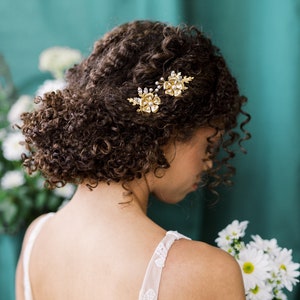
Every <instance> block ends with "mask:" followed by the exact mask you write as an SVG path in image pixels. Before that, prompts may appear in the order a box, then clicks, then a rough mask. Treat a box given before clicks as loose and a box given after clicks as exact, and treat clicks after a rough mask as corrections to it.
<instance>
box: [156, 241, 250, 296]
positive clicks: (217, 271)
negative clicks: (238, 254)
mask: <svg viewBox="0 0 300 300" xmlns="http://www.w3.org/2000/svg"><path fill="white" fill-rule="evenodd" d="M161 293H166V297H162V298H163V299H169V298H170V299H172V297H174V298H173V299H175V298H176V299H214V300H218V299H222V300H227V299H228V300H229V299H230V300H242V299H245V292H244V285H243V280H242V275H241V270H240V267H239V265H238V263H237V262H236V260H235V259H234V258H233V257H232V256H231V255H229V254H228V253H226V252H225V251H223V250H221V249H219V248H216V247H213V246H211V245H208V244H206V243H203V242H197V241H189V240H179V241H177V242H176V243H174V245H173V246H172V248H171V251H170V252H169V255H168V258H167V262H166V268H165V270H164V272H163V277H162V285H161ZM170 293H171V294H172V295H169V294H170ZM167 295H168V296H167Z"/></svg>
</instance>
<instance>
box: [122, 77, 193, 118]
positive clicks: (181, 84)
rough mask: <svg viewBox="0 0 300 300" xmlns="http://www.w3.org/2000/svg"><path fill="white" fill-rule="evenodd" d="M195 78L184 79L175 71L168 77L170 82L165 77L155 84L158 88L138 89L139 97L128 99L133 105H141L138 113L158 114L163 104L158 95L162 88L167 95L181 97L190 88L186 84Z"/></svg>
mask: <svg viewBox="0 0 300 300" xmlns="http://www.w3.org/2000/svg"><path fill="white" fill-rule="evenodd" d="M193 79H194V77H187V76H184V77H182V75H181V72H178V73H176V72H175V71H172V72H171V75H170V76H169V77H168V80H165V79H164V78H163V77H162V78H160V80H159V81H156V82H155V85H156V88H155V90H153V89H152V88H150V89H148V88H144V89H142V88H140V87H139V88H138V95H139V97H134V98H127V100H128V101H129V102H130V103H132V105H139V106H140V107H139V108H138V109H137V111H138V112H146V113H156V112H157V111H158V109H159V105H160V104H161V100H160V98H159V96H158V95H157V93H158V92H159V90H160V89H161V88H163V89H164V91H165V94H167V95H170V96H173V97H179V96H181V94H182V92H183V91H185V90H187V89H188V88H187V87H186V86H185V84H186V83H189V82H190V81H192V80H193Z"/></svg>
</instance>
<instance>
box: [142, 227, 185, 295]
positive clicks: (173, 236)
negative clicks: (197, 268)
mask: <svg viewBox="0 0 300 300" xmlns="http://www.w3.org/2000/svg"><path fill="white" fill-rule="evenodd" d="M182 238H184V239H189V238H188V237H186V236H184V235H182V234H180V233H178V232H177V231H168V232H167V233H166V235H165V237H164V238H163V239H162V240H161V242H160V243H159V244H158V246H157V247H156V249H155V251H154V253H153V255H152V257H151V260H150V262H149V264H148V267H147V270H146V274H145V277H144V281H143V284H142V288H141V289H140V293H139V300H157V297H158V290H159V284H160V279H161V274H162V269H163V267H164V266H165V261H166V258H167V255H168V252H169V249H170V248H171V246H172V244H173V243H174V242H175V241H176V240H179V239H182Z"/></svg>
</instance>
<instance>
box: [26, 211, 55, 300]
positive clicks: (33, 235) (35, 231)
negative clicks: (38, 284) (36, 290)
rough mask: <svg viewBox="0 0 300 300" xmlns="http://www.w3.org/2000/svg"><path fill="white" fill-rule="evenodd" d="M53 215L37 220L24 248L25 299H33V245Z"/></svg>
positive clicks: (49, 214)
mask: <svg viewBox="0 0 300 300" xmlns="http://www.w3.org/2000/svg"><path fill="white" fill-rule="evenodd" d="M53 215H54V213H48V214H46V215H45V216H43V217H41V218H40V219H39V220H38V221H37V223H36V224H35V227H34V228H33V229H32V231H31V232H30V235H29V238H28V240H27V243H26V246H25V249H24V254H23V270H24V299H25V300H32V292H31V285H30V278H29V261H30V255H31V251H32V247H33V244H34V242H35V240H36V238H37V236H38V234H39V232H40V230H41V229H42V227H43V225H44V224H45V222H46V221H47V220H48V219H49V218H50V217H52V216H53Z"/></svg>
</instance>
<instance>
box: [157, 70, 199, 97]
mask: <svg viewBox="0 0 300 300" xmlns="http://www.w3.org/2000/svg"><path fill="white" fill-rule="evenodd" d="M193 79H194V77H191V76H189V77H187V76H184V77H182V75H181V72H178V73H176V72H175V71H172V72H171V75H170V76H169V77H168V80H164V78H161V79H160V82H157V85H159V84H162V85H163V88H164V90H165V94H168V95H171V96H174V97H178V96H180V95H181V93H182V91H184V90H187V89H188V88H187V87H186V86H185V83H189V82H190V81H192V80H193Z"/></svg>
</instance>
